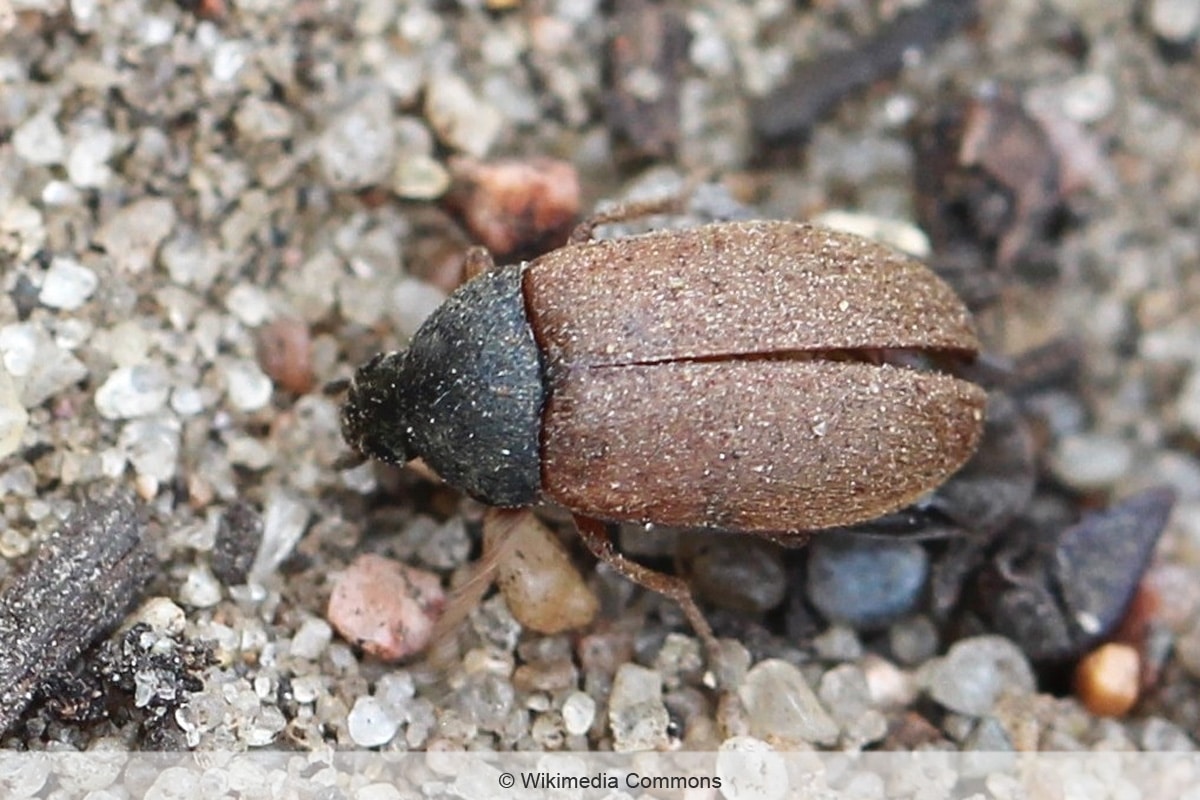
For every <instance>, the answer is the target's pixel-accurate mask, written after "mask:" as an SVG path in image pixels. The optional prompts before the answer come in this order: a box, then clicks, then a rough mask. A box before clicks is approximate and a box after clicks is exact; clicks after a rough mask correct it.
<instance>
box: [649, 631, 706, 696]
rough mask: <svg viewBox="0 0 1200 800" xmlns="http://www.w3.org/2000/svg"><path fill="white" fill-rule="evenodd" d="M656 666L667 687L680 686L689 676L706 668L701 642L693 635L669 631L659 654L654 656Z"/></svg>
mask: <svg viewBox="0 0 1200 800" xmlns="http://www.w3.org/2000/svg"><path fill="white" fill-rule="evenodd" d="M654 668H655V669H656V670H658V672H659V674H660V675H662V676H663V681H664V682H665V683H666V685H667V688H669V689H676V688H678V687H679V686H681V685H683V683H685V681H686V679H687V678H688V677H689V676H697V675H699V674H700V673H701V672H702V670H703V669H704V656H703V655H702V654H701V653H700V642H698V641H697V640H696V639H694V638H692V637H691V636H684V635H683V634H680V633H668V634H667V638H666V640H664V641H663V646H662V648H661V649H660V650H659V651H658V655H656V656H655V657H654Z"/></svg>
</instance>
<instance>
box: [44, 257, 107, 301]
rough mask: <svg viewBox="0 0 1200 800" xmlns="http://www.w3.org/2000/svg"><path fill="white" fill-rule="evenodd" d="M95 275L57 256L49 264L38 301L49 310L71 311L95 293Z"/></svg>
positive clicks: (97, 281) (73, 262)
mask: <svg viewBox="0 0 1200 800" xmlns="http://www.w3.org/2000/svg"><path fill="white" fill-rule="evenodd" d="M99 283H100V279H99V278H97V277H96V273H95V272H92V271H91V270H90V269H88V268H87V267H85V266H83V265H82V264H80V263H79V262H78V261H75V260H74V259H71V258H66V257H64V256H59V257H57V258H55V259H54V260H53V261H51V262H50V268H49V269H48V270H46V277H45V279H44V280H43V281H42V291H41V292H40V293H39V294H38V300H40V301H41V303H42V305H46V306H49V307H50V308H61V309H63V310H64V311H73V310H74V309H76V308H79V307H80V306H81V305H83V304H84V303H85V302H87V299H88V298H89V297H91V296H92V292H94V291H96V286H97V285H98V284H99Z"/></svg>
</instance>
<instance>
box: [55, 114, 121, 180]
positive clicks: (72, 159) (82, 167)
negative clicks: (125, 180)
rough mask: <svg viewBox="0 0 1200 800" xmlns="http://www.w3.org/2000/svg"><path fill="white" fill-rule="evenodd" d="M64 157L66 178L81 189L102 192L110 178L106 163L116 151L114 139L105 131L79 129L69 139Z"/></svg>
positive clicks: (95, 128)
mask: <svg viewBox="0 0 1200 800" xmlns="http://www.w3.org/2000/svg"><path fill="white" fill-rule="evenodd" d="M72 139H73V141H72V143H71V149H70V151H69V152H68V154H67V178H68V179H70V181H71V183H72V184H73V185H75V186H76V187H78V188H80V189H101V188H103V187H104V186H105V185H106V184H107V183H108V180H109V178H110V177H112V170H111V169H110V168H109V166H108V160H109V159H110V158H112V156H113V153H114V152H115V150H116V147H117V137H116V134H114V133H113V132H112V131H111V130H109V129H108V128H102V127H100V126H98V125H85V126H81V127H80V128H79V129H78V130H77V131H75V132H74V135H73V136H72Z"/></svg>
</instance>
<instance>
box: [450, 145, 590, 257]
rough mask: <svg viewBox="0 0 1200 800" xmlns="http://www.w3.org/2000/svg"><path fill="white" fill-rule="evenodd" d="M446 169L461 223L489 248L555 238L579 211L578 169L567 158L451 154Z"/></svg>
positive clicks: (510, 248) (498, 250)
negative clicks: (451, 178) (489, 159)
mask: <svg viewBox="0 0 1200 800" xmlns="http://www.w3.org/2000/svg"><path fill="white" fill-rule="evenodd" d="M452 169H453V173H454V179H455V183H456V187H455V197H456V201H457V203H458V205H459V207H460V208H461V209H462V214H463V217H464V221H465V222H466V225H467V228H468V230H470V231H471V234H472V236H474V238H475V239H476V240H478V241H479V243H480V244H482V245H483V246H484V247H486V248H487V249H488V250H489V251H491V252H492V253H495V254H501V255H503V254H507V253H512V252H514V251H518V250H521V249H523V248H528V247H531V246H536V245H538V244H539V243H541V242H543V241H544V240H551V239H560V240H561V237H564V236H565V234H566V233H567V232H568V231H569V230H570V229H571V227H572V226H574V224H575V220H576V218H577V217H578V216H579V208H580V202H581V201H580V188H579V175H578V173H577V172H576V171H575V167H574V166H573V165H572V164H571V163H569V162H567V161H561V160H558V159H552V158H534V159H530V160H525V161H521V160H516V159H504V160H498V161H492V162H483V161H476V160H475V159H470V158H457V159H455V160H454V161H453V162H452Z"/></svg>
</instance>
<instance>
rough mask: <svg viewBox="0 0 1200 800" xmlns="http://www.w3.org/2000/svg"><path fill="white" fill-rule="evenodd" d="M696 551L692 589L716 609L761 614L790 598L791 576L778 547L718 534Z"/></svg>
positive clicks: (692, 561)
mask: <svg viewBox="0 0 1200 800" xmlns="http://www.w3.org/2000/svg"><path fill="white" fill-rule="evenodd" d="M694 547H695V552H696V555H695V556H694V557H693V558H692V559H691V571H692V589H693V591H695V592H696V593H697V594H699V595H701V596H702V597H703V598H704V599H706V600H708V601H709V602H711V603H713V604H714V605H718V606H722V607H724V608H730V609H734V610H736V611H746V612H749V613H757V614H761V613H763V612H766V611H770V610H771V609H773V608H775V607H777V606H778V605H779V604H780V603H782V602H783V599H784V597H785V596H786V595H787V573H786V571H785V570H784V565H783V554H782V552H781V550H780V548H779V547H778V546H776V545H773V544H771V543H770V542H764V541H758V540H755V539H751V540H749V541H747V540H746V539H745V537H744V536H729V537H725V536H718V535H716V534H714V535H712V536H711V537H710V536H705V537H704V539H703V540H702V541H701V542H698V543H696V544H695V545H694Z"/></svg>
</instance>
